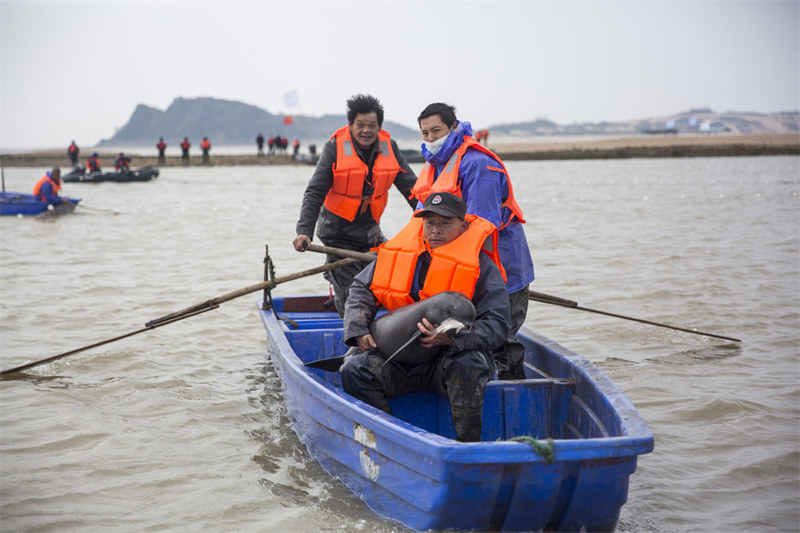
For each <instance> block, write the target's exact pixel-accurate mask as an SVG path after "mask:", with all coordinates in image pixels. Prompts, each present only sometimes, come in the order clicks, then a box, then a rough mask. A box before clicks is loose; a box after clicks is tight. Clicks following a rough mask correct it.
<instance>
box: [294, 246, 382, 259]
mask: <svg viewBox="0 0 800 533" xmlns="http://www.w3.org/2000/svg"><path fill="white" fill-rule="evenodd" d="M306 250H308V251H309V252H318V253H321V254H329V255H338V256H339V257H349V258H351V259H358V260H359V261H368V262H369V261H375V259H377V258H378V255H377V254H375V253H373V252H356V251H355V250H345V249H344V248H333V247H332V246H319V245H317V244H309V245H308V246H307V247H306Z"/></svg>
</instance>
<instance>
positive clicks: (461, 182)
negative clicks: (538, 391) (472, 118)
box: [411, 102, 534, 379]
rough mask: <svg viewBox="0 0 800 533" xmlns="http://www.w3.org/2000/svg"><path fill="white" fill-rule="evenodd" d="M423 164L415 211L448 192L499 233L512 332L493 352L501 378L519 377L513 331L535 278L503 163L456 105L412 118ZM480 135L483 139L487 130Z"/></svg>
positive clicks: (517, 345)
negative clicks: (475, 134)
mask: <svg viewBox="0 0 800 533" xmlns="http://www.w3.org/2000/svg"><path fill="white" fill-rule="evenodd" d="M417 123H418V124H419V128H420V132H421V133H422V140H423V141H424V142H423V144H422V155H423V156H425V160H426V163H425V165H424V166H423V168H422V171H421V172H420V175H419V178H417V182H416V184H414V188H413V189H412V190H411V193H412V194H413V195H414V196H415V197H416V198H417V199H418V200H419V202H420V207H421V205H422V203H423V202H424V201H425V199H427V198H428V196H429V195H431V194H433V193H437V192H451V193H454V194H456V195H457V196H459V197H461V198H463V199H464V201H465V202H466V203H467V213H469V214H472V215H478V216H479V217H481V218H484V219H486V220H488V221H489V222H491V223H492V224H494V225H495V227H497V229H498V244H497V247H498V251H499V253H500V261H501V263H502V265H503V267H504V268H505V271H506V276H507V278H506V286H507V289H508V299H509V303H510V306H511V321H512V324H511V333H510V335H509V337H508V339H507V341H506V344H505V345H504V346H503V347H502V348H501V350H499V351H498V352H495V354H494V356H495V362H496V364H497V371H498V374H499V376H500V379H522V378H524V377H525V372H524V369H523V367H522V363H523V358H524V354H525V348H524V347H523V346H522V344H521V343H520V342H519V341H518V340H517V338H516V333H517V331H519V328H520V327H521V326H522V324H523V323H524V322H525V317H526V316H527V313H528V286H529V285H530V283H531V282H532V281H533V279H534V274H533V260H532V259H531V252H530V248H529V247H528V240H527V238H526V237H525V231H524V229H523V227H522V224H523V223H524V222H525V219H524V218H523V216H522V209H521V208H520V206H519V204H517V201H516V200H515V199H514V192H513V190H512V187H511V181H510V179H509V177H508V171H506V168H505V165H504V164H503V162H502V161H501V160H500V158H499V157H497V156H496V155H495V154H494V153H493V152H492V151H491V150H489V149H488V148H485V147H484V146H483V145H481V144H480V143H478V141H476V140H475V138H474V137H473V136H472V126H471V125H470V123H469V122H460V121H459V120H458V119H457V118H456V109H455V107H453V106H451V105H447V104H443V103H440V102H437V103H433V104H430V105H428V106H427V107H426V108H425V109H424V110H423V111H422V113H420V115H419V117H418V118H417ZM482 137H483V138H484V139H486V137H487V132H486V131H484V132H483V135H482Z"/></svg>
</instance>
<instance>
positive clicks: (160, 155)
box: [156, 137, 167, 165]
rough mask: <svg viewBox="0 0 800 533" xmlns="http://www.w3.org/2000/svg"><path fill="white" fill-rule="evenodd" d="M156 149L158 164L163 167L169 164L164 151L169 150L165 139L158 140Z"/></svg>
mask: <svg viewBox="0 0 800 533" xmlns="http://www.w3.org/2000/svg"><path fill="white" fill-rule="evenodd" d="M156 148H158V164H159V165H163V164H164V163H166V162H167V157H166V156H165V155H164V151H165V150H166V149H167V143H165V142H164V137H159V138H158V143H156Z"/></svg>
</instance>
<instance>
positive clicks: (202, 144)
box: [200, 137, 211, 165]
mask: <svg viewBox="0 0 800 533" xmlns="http://www.w3.org/2000/svg"><path fill="white" fill-rule="evenodd" d="M200 148H202V150H203V164H204V165H207V164H208V163H209V157H208V151H209V150H211V141H209V140H208V137H203V140H202V141H201V142H200Z"/></svg>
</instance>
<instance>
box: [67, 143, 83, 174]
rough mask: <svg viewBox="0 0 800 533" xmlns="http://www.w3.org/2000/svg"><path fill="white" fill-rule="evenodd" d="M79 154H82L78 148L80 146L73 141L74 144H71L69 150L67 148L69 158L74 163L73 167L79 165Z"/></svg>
mask: <svg viewBox="0 0 800 533" xmlns="http://www.w3.org/2000/svg"><path fill="white" fill-rule="evenodd" d="M79 153H80V149H79V148H78V145H77V144H75V141H74V140H73V141H72V144H70V145H69V148H67V155H68V156H69V160H70V161H71V162H72V166H73V167H74V166H75V165H77V164H78V154H79Z"/></svg>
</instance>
